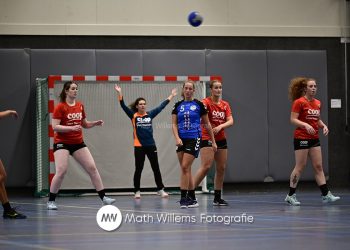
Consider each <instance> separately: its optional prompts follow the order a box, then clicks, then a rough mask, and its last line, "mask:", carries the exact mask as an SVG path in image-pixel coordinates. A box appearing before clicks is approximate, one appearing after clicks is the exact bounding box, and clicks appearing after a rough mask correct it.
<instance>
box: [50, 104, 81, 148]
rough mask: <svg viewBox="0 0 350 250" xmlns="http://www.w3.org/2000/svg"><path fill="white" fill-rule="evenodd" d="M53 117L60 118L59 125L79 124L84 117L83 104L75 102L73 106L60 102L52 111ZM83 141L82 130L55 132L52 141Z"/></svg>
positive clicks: (70, 142)
mask: <svg viewBox="0 0 350 250" xmlns="http://www.w3.org/2000/svg"><path fill="white" fill-rule="evenodd" d="M52 118H53V119H57V120H61V122H60V125H63V126H75V125H81V124H82V120H84V119H85V118H86V115H85V111H84V106H83V104H81V103H80V102H76V103H75V105H74V106H69V105H68V104H67V103H66V102H60V103H59V104H58V105H57V106H56V107H55V110H54V112H53V116H52ZM82 142H83V132H82V131H81V130H80V131H72V132H66V133H60V132H55V135H54V143H66V144H79V143H82Z"/></svg>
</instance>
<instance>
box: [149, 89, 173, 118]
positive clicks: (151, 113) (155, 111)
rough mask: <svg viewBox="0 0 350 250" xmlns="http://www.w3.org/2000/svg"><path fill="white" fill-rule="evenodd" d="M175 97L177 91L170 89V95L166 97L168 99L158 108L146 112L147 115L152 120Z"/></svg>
mask: <svg viewBox="0 0 350 250" xmlns="http://www.w3.org/2000/svg"><path fill="white" fill-rule="evenodd" d="M176 95H177V90H176V89H172V90H171V94H170V95H169V96H168V98H167V99H165V100H164V101H163V102H162V103H161V104H160V105H159V106H158V107H156V108H154V109H152V110H150V111H149V112H148V115H149V116H150V117H152V118H154V117H156V116H157V115H158V114H159V113H160V112H161V111H162V110H163V109H164V108H165V107H166V105H168V103H169V102H170V101H171V100H172V99H173V98H174V96H176Z"/></svg>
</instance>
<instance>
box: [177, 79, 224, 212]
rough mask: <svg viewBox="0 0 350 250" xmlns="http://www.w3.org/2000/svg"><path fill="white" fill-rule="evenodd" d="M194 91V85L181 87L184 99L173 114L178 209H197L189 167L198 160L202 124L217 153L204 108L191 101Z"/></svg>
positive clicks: (189, 82) (188, 83) (195, 101)
mask: <svg viewBox="0 0 350 250" xmlns="http://www.w3.org/2000/svg"><path fill="white" fill-rule="evenodd" d="M194 91H195V84H194V82H193V81H190V80H188V81H186V82H185V83H184V84H183V86H182V97H183V100H181V101H179V102H177V103H176V104H175V105H174V108H173V111H172V123H173V133H174V136H175V140H176V146H177V149H176V152H177V156H178V159H179V163H180V167H181V177H180V179H181V180H180V181H181V182H180V189H181V200H180V207H181V208H187V207H198V202H197V200H196V197H195V190H194V189H195V187H194V182H193V178H192V173H191V166H192V163H193V161H194V159H195V158H197V157H198V154H199V150H200V148H199V146H200V141H201V136H202V132H201V124H202V125H203V126H205V127H206V128H207V129H208V133H209V135H210V137H211V141H212V142H213V144H212V147H213V150H214V152H216V150H217V146H216V142H215V138H214V134H213V131H212V127H211V125H210V122H209V118H208V114H207V109H206V108H205V106H204V105H203V103H202V102H200V101H199V100H197V99H194Z"/></svg>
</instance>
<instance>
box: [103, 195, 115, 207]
mask: <svg viewBox="0 0 350 250" xmlns="http://www.w3.org/2000/svg"><path fill="white" fill-rule="evenodd" d="M114 202H115V199H112V198H109V197H107V196H105V197H103V199H102V203H103V205H111V204H113V203H114Z"/></svg>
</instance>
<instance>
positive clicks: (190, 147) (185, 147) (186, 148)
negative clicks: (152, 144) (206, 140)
mask: <svg viewBox="0 0 350 250" xmlns="http://www.w3.org/2000/svg"><path fill="white" fill-rule="evenodd" d="M181 140H182V145H181V146H177V148H176V152H185V153H188V154H191V155H193V156H194V157H195V158H197V157H198V154H199V146H200V143H201V138H196V139H181Z"/></svg>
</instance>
